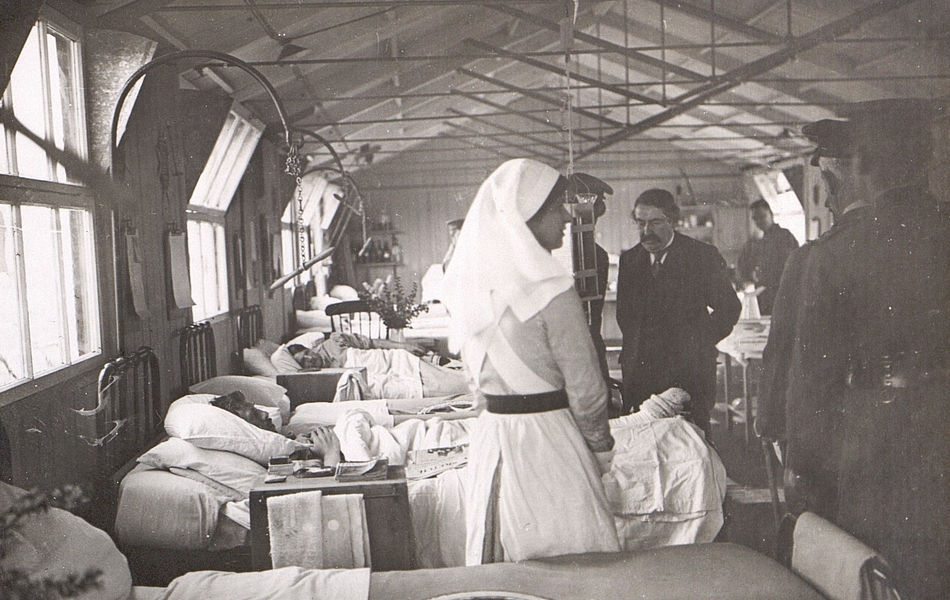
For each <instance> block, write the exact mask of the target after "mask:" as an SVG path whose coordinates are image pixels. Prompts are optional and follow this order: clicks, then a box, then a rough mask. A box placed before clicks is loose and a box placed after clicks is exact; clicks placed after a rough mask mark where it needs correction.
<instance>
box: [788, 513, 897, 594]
mask: <svg viewBox="0 0 950 600" xmlns="http://www.w3.org/2000/svg"><path fill="white" fill-rule="evenodd" d="M876 568H881V569H885V570H886V568H887V563H886V562H885V561H884V559H883V558H882V557H881V556H880V555H879V554H878V553H877V552H875V551H874V550H873V549H871V548H869V547H868V546H865V545H864V544H863V543H861V542H860V541H859V540H858V539H857V538H855V537H852V536H851V535H849V534H848V533H846V532H845V531H843V530H842V529H839V528H838V527H836V526H835V525H834V524H832V523H830V522H829V521H826V520H825V519H823V518H821V517H819V516H818V515H816V514H813V513H809V512H806V513H802V514H801V516H799V517H798V520H797V522H796V523H795V532H794V534H793V543H792V570H793V571H795V572H796V573H797V574H798V575H799V576H801V577H802V579H804V580H805V581H807V582H808V583H810V584H811V585H812V586H814V587H815V588H816V589H817V590H818V591H819V592H821V593H822V594H824V595H825V597H827V598H829V600H869V599H870V598H874V597H879V598H887V597H889V596H887V595H884V596H877V595H875V594H873V593H872V589H873V588H874V587H876V586H877V585H878V584H877V582H875V581H874V578H873V577H872V573H873V570H874V569H876ZM878 591H879V592H880V591H881V590H878ZM890 597H894V598H896V595H894V596H890Z"/></svg>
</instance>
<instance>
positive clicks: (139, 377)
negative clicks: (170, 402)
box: [87, 346, 168, 474]
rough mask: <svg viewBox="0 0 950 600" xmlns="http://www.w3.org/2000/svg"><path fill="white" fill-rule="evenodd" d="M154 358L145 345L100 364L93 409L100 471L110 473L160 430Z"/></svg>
mask: <svg viewBox="0 0 950 600" xmlns="http://www.w3.org/2000/svg"><path fill="white" fill-rule="evenodd" d="M167 409H168V406H166V405H165V404H164V403H163V401H162V392H161V374H160V372H159V369H158V358H157V357H156V356H155V352H153V351H152V349H151V348H149V347H148V346H142V347H141V348H139V349H138V350H137V351H135V352H133V353H131V354H129V355H127V356H121V357H119V358H117V359H115V360H113V361H112V362H109V363H106V364H105V365H103V367H102V370H101V371H99V404H98V406H97V407H96V408H95V409H94V415H95V418H96V433H95V438H94V439H92V440H87V442H89V443H91V444H92V445H94V446H98V447H99V448H100V450H101V451H100V452H99V458H98V460H99V464H100V467H101V472H102V473H104V474H111V473H112V472H114V471H115V470H116V469H118V468H120V467H121V466H122V465H123V464H125V463H126V462H128V461H129V460H130V459H132V458H133V457H135V456H136V455H137V454H138V453H139V452H141V451H142V450H144V449H145V448H147V447H148V446H149V445H150V444H151V443H153V442H154V441H155V440H156V438H158V437H159V436H161V435H162V434H163V432H164V428H163V424H164V419H165V411H166V410H167Z"/></svg>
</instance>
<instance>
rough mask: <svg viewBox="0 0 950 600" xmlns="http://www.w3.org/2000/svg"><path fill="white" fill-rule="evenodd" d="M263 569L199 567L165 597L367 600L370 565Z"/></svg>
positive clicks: (176, 582) (188, 599)
mask: <svg viewBox="0 0 950 600" xmlns="http://www.w3.org/2000/svg"><path fill="white" fill-rule="evenodd" d="M264 575H265V574H263V573H225V572H222V571H195V572H193V573H188V574H186V575H182V576H181V577H179V578H178V579H175V580H174V581H172V583H171V585H169V586H168V587H167V588H166V589H165V593H164V595H163V596H162V599H163V600H193V599H194V598H228V600H260V598H269V599H270V600H296V599H299V598H307V599H308V600H366V598H368V597H369V582H370V572H369V569H339V570H333V569H327V570H317V569H301V568H300V567H284V568H282V569H274V570H271V571H267V573H266V576H264Z"/></svg>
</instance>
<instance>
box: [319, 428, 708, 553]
mask: <svg viewBox="0 0 950 600" xmlns="http://www.w3.org/2000/svg"><path fill="white" fill-rule="evenodd" d="M470 426H471V423H470V420H460V421H442V420H441V419H430V420H416V419H413V420H410V421H406V422H404V423H401V424H400V425H397V426H396V427H394V428H392V429H387V428H383V427H379V426H375V425H373V424H372V423H371V421H370V419H369V418H368V417H367V416H366V415H363V414H361V413H359V412H358V411H355V412H351V413H349V414H345V415H343V416H341V419H340V422H338V424H337V427H336V429H335V431H336V433H337V435H338V436H339V437H340V439H341V444H342V445H343V447H344V454H345V455H346V456H347V457H350V456H351V454H350V452H353V453H356V454H359V455H360V456H361V457H362V456H366V457H369V456H375V455H382V456H388V457H389V458H390V461H391V462H392V464H403V461H404V460H405V455H406V451H407V450H419V449H427V448H436V447H444V446H452V445H457V444H461V443H465V441H466V439H467V435H468V430H469V427H470ZM611 432H612V433H613V435H614V439H615V441H616V446H615V450H616V453H615V455H614V460H613V464H612V467H611V470H610V472H608V473H607V474H605V475H604V477H603V481H604V487H605V489H606V491H607V498H608V501H609V502H610V505H611V509H612V510H613V512H614V519H615V523H616V526H617V532H618V534H619V536H620V539H621V544H622V546H623V548H624V549H625V550H634V549H647V548H656V547H660V546H668V545H676V544H691V543H704V542H711V541H712V540H713V539H714V538H715V537H716V534H717V533H718V532H719V529H720V528H721V527H722V524H723V513H722V502H723V500H724V499H725V494H726V470H725V467H724V466H723V464H722V461H721V459H720V458H719V456H718V454H716V452H715V451H714V450H713V449H712V448H711V447H710V446H709V445H708V444H707V443H706V442H705V440H704V439H703V435H702V433H701V431H700V430H699V429H698V428H697V427H696V426H695V425H693V424H692V423H689V422H688V421H686V420H685V419H682V418H680V417H675V418H665V419H655V420H649V421H644V420H643V419H640V418H637V417H634V416H633V415H631V416H630V417H622V418H620V419H614V420H612V421H611ZM347 449H349V450H347ZM465 485H466V471H465V469H456V470H452V471H448V472H445V473H442V474H440V475H438V476H437V477H435V478H430V479H423V480H419V481H412V482H409V506H410V515H411V518H412V526H413V534H414V536H415V544H416V552H417V556H416V561H417V564H418V565H419V566H420V567H450V566H461V565H463V564H464V548H465V519H464V505H463V503H462V498H464V493H463V492H464V486H465Z"/></svg>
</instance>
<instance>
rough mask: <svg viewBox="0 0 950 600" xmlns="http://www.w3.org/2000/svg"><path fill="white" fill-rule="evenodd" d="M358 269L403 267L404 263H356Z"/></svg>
mask: <svg viewBox="0 0 950 600" xmlns="http://www.w3.org/2000/svg"><path fill="white" fill-rule="evenodd" d="M354 265H355V266H357V267H401V266H402V263H398V262H370V263H361V262H358V263H354Z"/></svg>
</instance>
